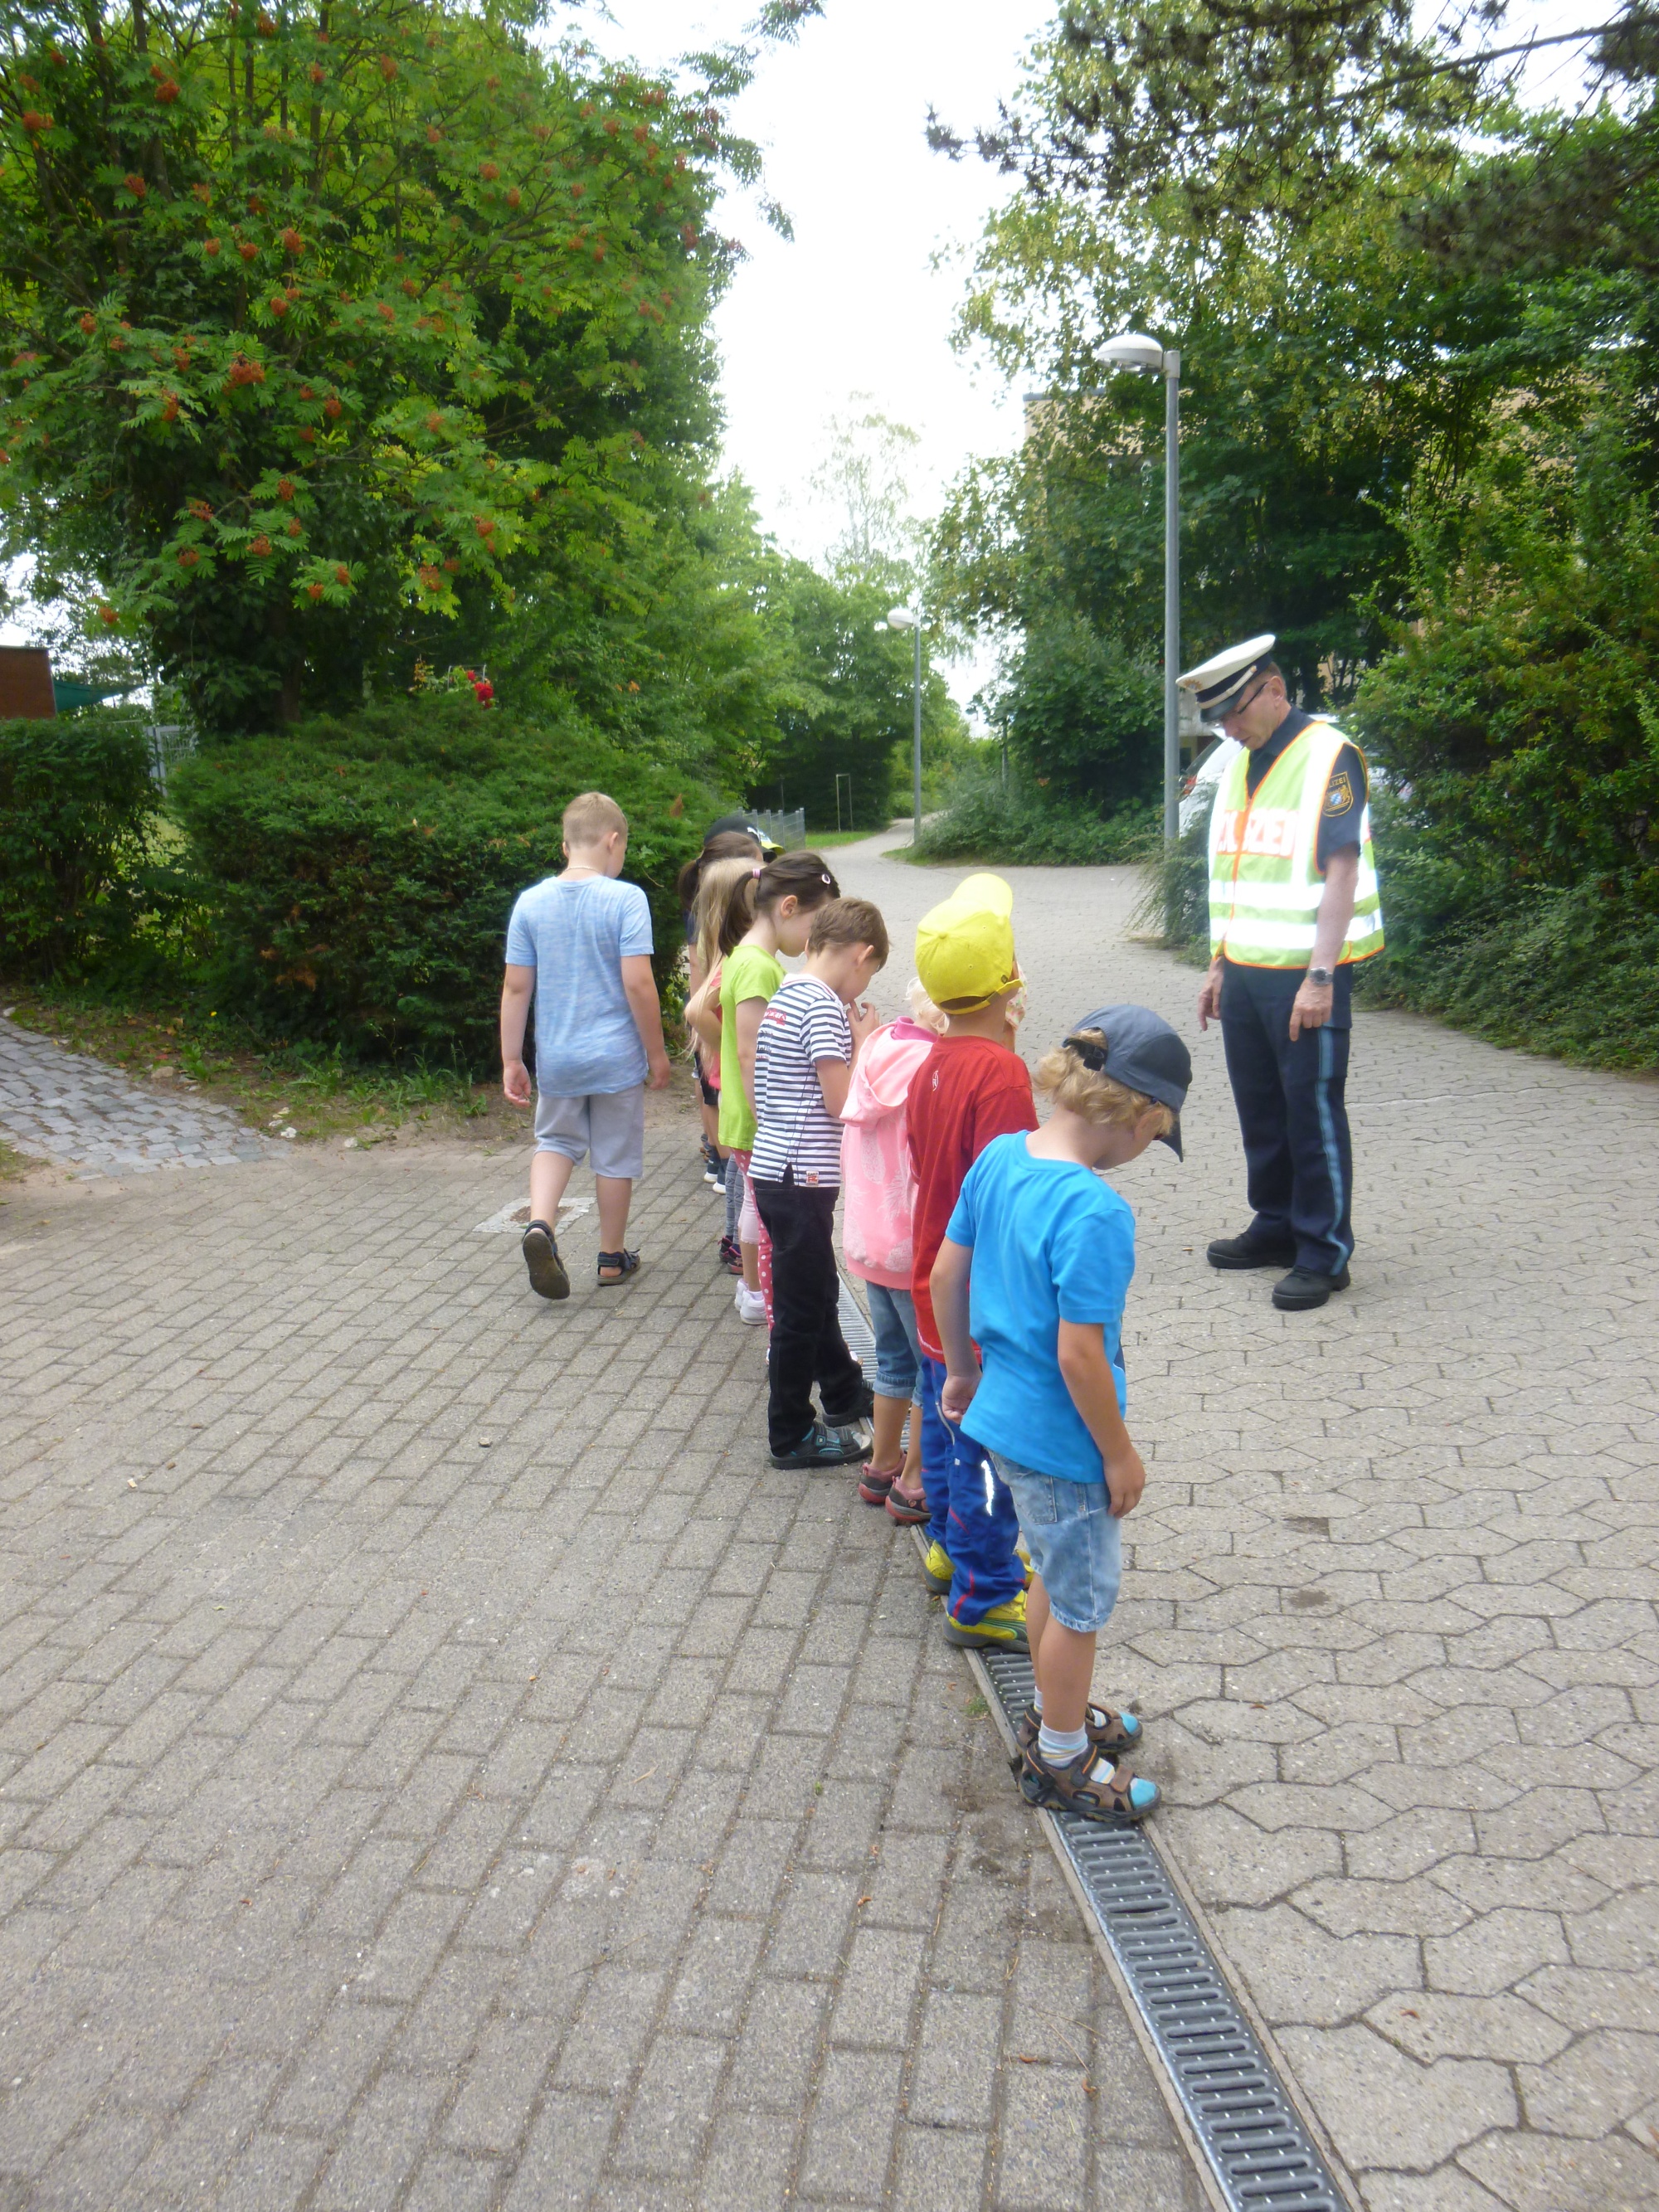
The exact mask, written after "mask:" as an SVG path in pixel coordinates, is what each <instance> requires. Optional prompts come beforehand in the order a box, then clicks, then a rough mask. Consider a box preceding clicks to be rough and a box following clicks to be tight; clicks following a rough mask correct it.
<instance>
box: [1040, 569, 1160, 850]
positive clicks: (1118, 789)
mask: <svg viewBox="0 0 1659 2212" xmlns="http://www.w3.org/2000/svg"><path fill="white" fill-rule="evenodd" d="M999 719H1000V720H1002V721H1003V722H1004V724H1005V726H1006V730H1007V732H1008V741H1009V744H1010V747H1011V749H1012V752H1013V754H1014V756H1015V757H1016V758H1017V759H1018V761H1019V762H1020V763H1021V765H1022V767H1023V768H1024V769H1025V770H1026V772H1027V774H1028V775H1029V778H1030V781H1031V782H1033V783H1035V784H1036V787H1037V788H1038V789H1039V790H1042V791H1047V792H1048V793H1050V795H1051V798H1052V799H1054V800H1055V801H1057V802H1066V801H1076V800H1079V799H1080V800H1082V801H1083V802H1084V804H1085V805H1087V806H1089V807H1091V808H1093V809H1094V810H1095V811H1097V812H1099V813H1102V814H1112V813H1115V812H1117V811H1120V810H1121V809H1122V808H1124V807H1133V806H1134V805H1137V803H1144V802H1145V801H1146V800H1147V799H1151V798H1152V795H1153V793H1155V792H1156V791H1157V790H1158V786H1159V781H1160V775H1161V768H1162V761H1163V749H1164V738H1163V732H1164V688H1163V683H1162V680H1161V678H1159V676H1158V673H1157V671H1156V670H1154V669H1152V668H1149V667H1148V666H1147V665H1146V663H1145V662H1144V661H1139V660H1134V659H1130V657H1129V656H1128V654H1127V653H1125V652H1124V650H1123V648H1122V647H1121V645H1119V644H1118V643H1117V642H1116V641H1115V640H1114V639H1112V638H1109V637H1106V636H1103V635H1102V634H1101V632H1100V631H1099V630H1097V629H1095V628H1094V626H1093V625H1092V624H1091V623H1088V622H1086V621H1085V620H1084V619H1082V617H1079V616H1068V615H1067V614H1066V612H1064V611H1061V610H1055V611H1054V612H1052V613H1051V614H1049V615H1048V617H1047V618H1046V619H1044V620H1042V621H1039V622H1036V623H1032V625H1031V626H1030V629H1027V630H1026V632H1025V633H1024V640H1023V641H1022V644H1021V647H1020V650H1019V653H1018V657H1017V658H1016V659H1015V660H1014V662H1013V664H1012V668H1011V670H1010V672H1009V680H1008V683H1007V684H1006V688H1005V690H1004V691H1003V693H1002V696H1001V700H1000V710H999Z"/></svg>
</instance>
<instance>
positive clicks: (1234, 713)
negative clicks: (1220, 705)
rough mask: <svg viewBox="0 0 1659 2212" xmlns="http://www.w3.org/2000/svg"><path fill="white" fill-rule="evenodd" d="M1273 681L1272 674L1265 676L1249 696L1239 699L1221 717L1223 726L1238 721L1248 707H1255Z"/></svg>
mask: <svg viewBox="0 0 1659 2212" xmlns="http://www.w3.org/2000/svg"><path fill="white" fill-rule="evenodd" d="M1272 682H1273V678H1272V677H1271V676H1264V677H1263V678H1262V679H1261V683H1260V684H1257V685H1256V687H1255V690H1254V691H1252V692H1251V693H1250V694H1249V696H1248V697H1246V698H1243V699H1239V700H1237V701H1236V702H1234V704H1233V705H1232V706H1231V707H1229V708H1226V709H1225V712H1224V713H1223V714H1222V715H1221V717H1220V720H1221V726H1222V728H1223V729H1224V730H1225V728H1226V726H1227V725H1228V723H1229V722H1233V721H1237V719H1238V717H1239V716H1240V715H1241V714H1243V712H1244V709H1245V708H1247V707H1253V706H1254V705H1255V702H1256V701H1257V700H1258V699H1259V698H1260V697H1261V695H1262V693H1263V692H1264V691H1265V690H1267V686H1268V685H1269V684H1271V683H1272Z"/></svg>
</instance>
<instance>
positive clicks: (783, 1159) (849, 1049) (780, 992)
mask: <svg viewBox="0 0 1659 2212" xmlns="http://www.w3.org/2000/svg"><path fill="white" fill-rule="evenodd" d="M852 1058H853V1026H852V1024H851V1023H850V1022H849V1021H848V1018H847V1009H846V1007H845V1006H842V1002H841V1000H839V999H838V998H837V997H836V994H835V993H834V992H833V991H832V990H831V989H830V988H829V985H828V984H827V983H821V982H819V981H818V979H817V976H816V975H786V976H785V978H784V980H783V981H782V982H781V984H780V985H779V987H778V988H777V990H776V991H775V993H774V994H773V995H772V997H771V999H770V1000H769V1001H768V1002H767V1007H766V1012H764V1013H763V1015H762V1016H761V1025H760V1036H758V1038H757V1040H756V1043H755V1119H756V1123H757V1127H756V1132H755V1149H754V1152H753V1153H752V1154H751V1155H750V1162H749V1172H750V1175H751V1176H753V1177H754V1179H755V1181H756V1182H782V1181H783V1171H784V1170H785V1168H792V1169H793V1170H794V1178H795V1181H796V1182H798V1183H815V1184H818V1185H820V1186H821V1185H823V1184H839V1183H840V1182H841V1123H840V1122H839V1121H837V1120H836V1117H835V1115H833V1114H831V1113H830V1112H829V1110H828V1109H827V1108H826V1107H825V1105H824V1103H823V1089H822V1087H821V1085H819V1082H818V1071H817V1062H818V1061H819V1060H845V1061H846V1062H848V1065H849V1066H850V1064H851V1062H852Z"/></svg>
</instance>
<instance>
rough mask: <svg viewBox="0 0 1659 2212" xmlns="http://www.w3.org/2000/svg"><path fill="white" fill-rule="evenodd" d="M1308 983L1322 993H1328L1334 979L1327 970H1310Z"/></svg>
mask: <svg viewBox="0 0 1659 2212" xmlns="http://www.w3.org/2000/svg"><path fill="white" fill-rule="evenodd" d="M1308 981H1310V983H1315V984H1317V986H1318V987H1319V988H1320V989H1321V990H1322V991H1328V990H1329V989H1330V987H1331V985H1332V984H1333V983H1334V982H1335V981H1336V977H1335V976H1334V974H1333V973H1332V971H1331V970H1330V969H1328V968H1310V969H1309V970H1308Z"/></svg>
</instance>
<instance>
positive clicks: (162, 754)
mask: <svg viewBox="0 0 1659 2212" xmlns="http://www.w3.org/2000/svg"><path fill="white" fill-rule="evenodd" d="M144 734H145V736H146V737H148V738H149V764H150V769H151V772H152V774H153V775H155V781H157V783H159V784H160V785H161V788H162V790H163V791H165V790H166V789H167V778H168V776H169V775H171V774H172V772H173V769H174V767H175V766H176V765H177V763H179V761H181V760H184V759H185V758H187V757H188V756H189V755H190V754H191V753H193V752H194V751H195V750H196V732H195V731H194V730H193V729H192V728H191V725H190V724H189V723H188V722H147V723H146V724H145V725H144Z"/></svg>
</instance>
